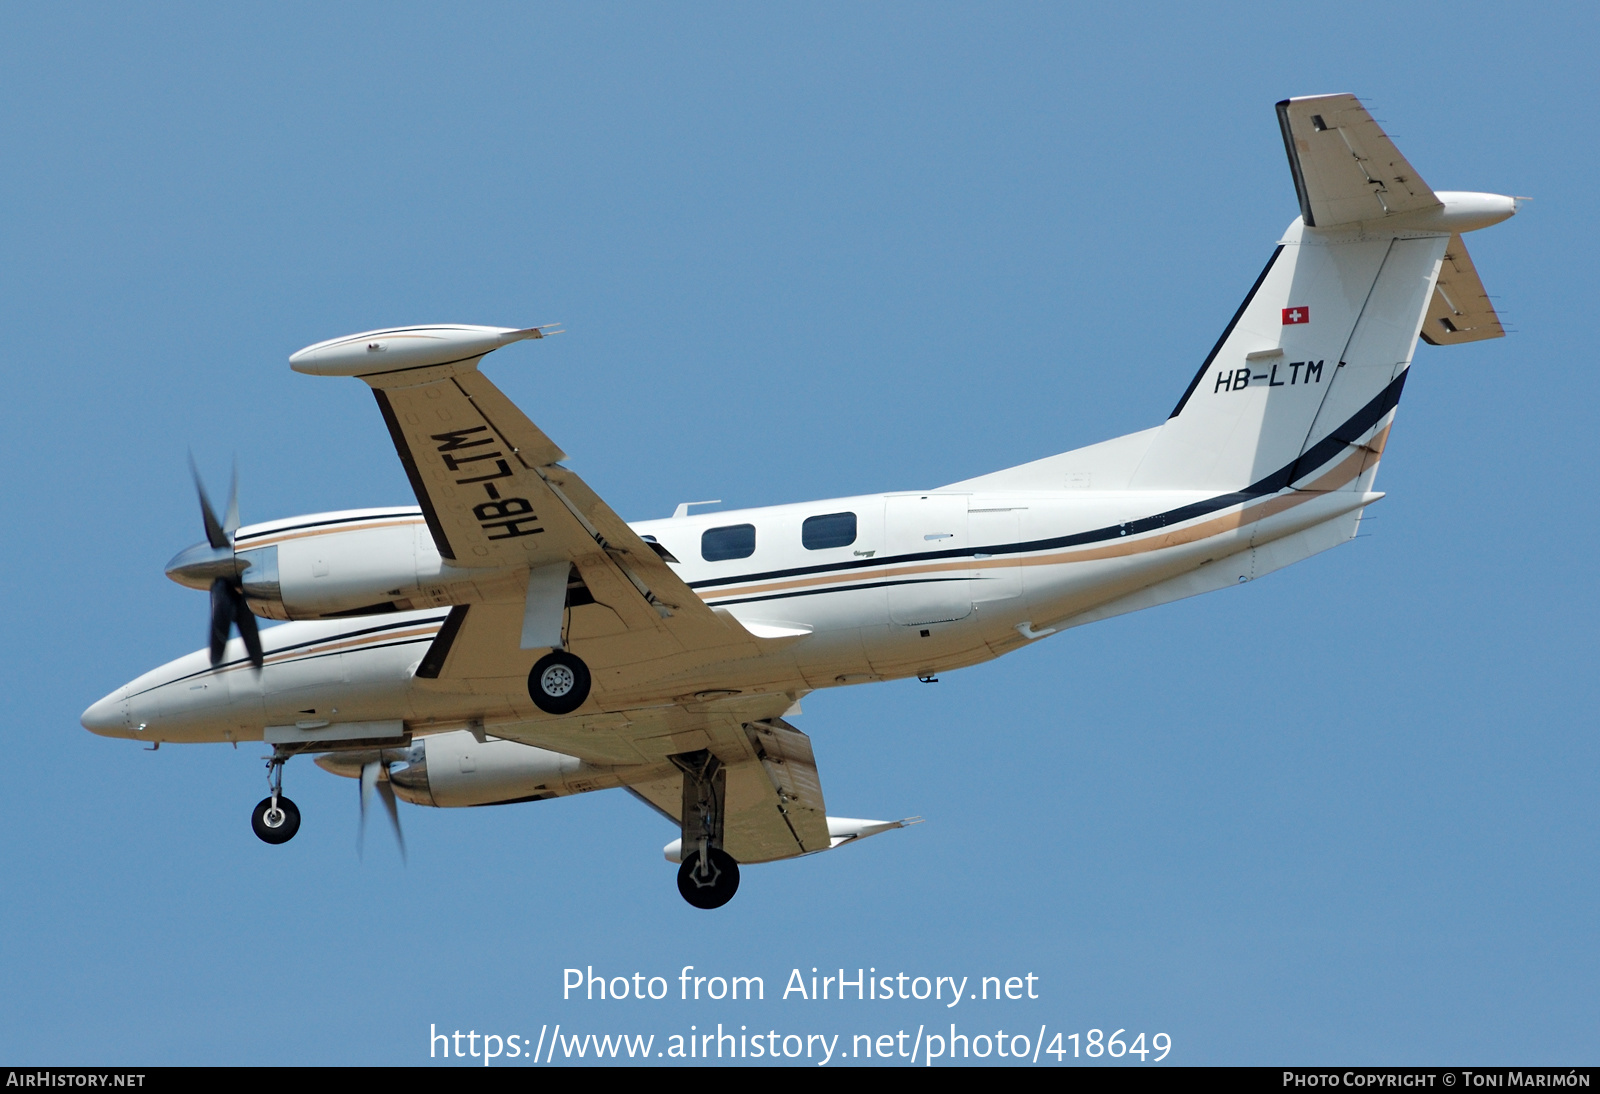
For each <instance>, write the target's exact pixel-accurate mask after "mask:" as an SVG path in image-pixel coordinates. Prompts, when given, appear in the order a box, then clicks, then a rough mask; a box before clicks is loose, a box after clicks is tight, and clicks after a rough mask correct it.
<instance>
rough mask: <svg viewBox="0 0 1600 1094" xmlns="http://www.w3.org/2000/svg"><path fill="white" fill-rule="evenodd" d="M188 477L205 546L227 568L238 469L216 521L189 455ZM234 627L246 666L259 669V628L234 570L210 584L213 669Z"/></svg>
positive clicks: (234, 529) (234, 527)
mask: <svg viewBox="0 0 1600 1094" xmlns="http://www.w3.org/2000/svg"><path fill="white" fill-rule="evenodd" d="M189 473H190V474H191V475H193V476H194V492H195V494H196V495H197V496H198V497H199V499H200V519H201V522H202V523H203V524H204V525H205V529H206V542H207V543H208V544H210V545H211V549H212V550H213V551H215V552H218V553H223V552H225V553H226V555H225V556H224V557H222V558H221V559H218V560H216V561H217V562H218V564H219V565H231V559H230V558H229V557H227V556H231V555H232V554H233V534H234V533H235V532H237V531H238V530H239V469H238V468H237V467H235V468H234V469H233V481H232V483H231V484H230V486H229V488H228V508H227V514H226V516H225V517H224V518H223V519H222V520H220V521H219V520H217V511H216V510H215V509H213V508H212V507H211V499H210V498H209V497H207V496H206V487H205V484H204V483H203V482H201V481H200V469H199V468H198V467H196V466H195V462H194V453H193V452H191V453H189ZM180 557H183V556H180ZM206 565H211V562H210V561H207V562H206ZM213 572H214V571H213ZM234 627H238V628H239V637H240V638H242V639H243V640H244V648H245V652H246V653H247V654H248V655H249V657H250V663H251V664H252V665H254V666H255V667H256V668H258V669H259V668H261V666H262V665H263V664H264V663H265V658H264V656H263V655H262V650H261V628H260V627H258V626H257V625H256V617H255V615H254V614H253V613H252V612H251V611H250V605H249V604H248V603H246V602H245V597H244V588H243V586H242V584H241V583H240V580H239V574H238V570H237V568H234V570H233V574H232V576H231V577H217V578H214V579H213V580H212V582H211V636H210V637H211V643H210V645H211V663H212V664H213V665H217V664H221V662H222V656H223V654H224V652H225V651H226V650H227V647H228V634H229V632H230V631H231V630H232V629H233V628H234Z"/></svg>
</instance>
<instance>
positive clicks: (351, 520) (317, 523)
mask: <svg viewBox="0 0 1600 1094" xmlns="http://www.w3.org/2000/svg"><path fill="white" fill-rule="evenodd" d="M421 514H422V510H420V509H412V510H403V511H401V512H399V513H377V514H369V515H367V516H364V517H334V518H333V519H331V520H308V521H305V522H303V523H301V524H286V525H284V526H283V527H281V528H269V529H268V530H266V531H264V532H250V533H248V534H246V535H239V536H234V538H233V541H234V543H243V542H245V541H246V540H251V539H262V538H264V537H266V536H281V535H284V534H285V533H288V532H298V531H300V530H302V529H305V528H326V527H328V526H329V525H334V524H361V523H365V522H366V521H369V520H395V519H398V518H400V517H415V516H420V515H421Z"/></svg>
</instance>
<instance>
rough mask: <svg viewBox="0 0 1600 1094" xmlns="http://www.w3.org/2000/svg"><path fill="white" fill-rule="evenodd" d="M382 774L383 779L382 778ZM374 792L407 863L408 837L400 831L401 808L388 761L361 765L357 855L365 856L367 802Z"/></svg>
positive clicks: (402, 857) (403, 859)
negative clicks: (396, 799) (387, 816)
mask: <svg viewBox="0 0 1600 1094" xmlns="http://www.w3.org/2000/svg"><path fill="white" fill-rule="evenodd" d="M380 774H381V775H382V777H381V778H380V777H379V776H380ZM373 790H377V792H378V797H380V798H382V799H383V808H384V812H386V813H388V814H389V825H390V827H392V828H393V829H394V839H395V842H396V843H398V844H399V845H400V861H401V862H404V861H406V837H405V835H404V834H403V833H402V832H401V831H400V806H399V804H398V803H397V802H396V801H395V797H394V787H393V786H391V785H390V783H389V763H388V761H387V760H382V761H380V760H373V761H372V762H371V763H367V764H362V765H361V829H360V833H359V834H358V835H357V837H356V855H357V856H358V857H361V856H364V854H365V851H366V842H367V802H368V801H369V800H371V798H372V792H373Z"/></svg>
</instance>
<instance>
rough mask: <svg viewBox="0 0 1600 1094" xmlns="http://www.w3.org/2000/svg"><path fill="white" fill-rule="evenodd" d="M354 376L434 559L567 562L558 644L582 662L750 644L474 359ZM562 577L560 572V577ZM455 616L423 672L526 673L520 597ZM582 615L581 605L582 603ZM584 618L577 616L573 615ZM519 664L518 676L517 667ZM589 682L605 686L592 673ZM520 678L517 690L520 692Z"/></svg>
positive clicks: (476, 564)
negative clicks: (422, 522)
mask: <svg viewBox="0 0 1600 1094" xmlns="http://www.w3.org/2000/svg"><path fill="white" fill-rule="evenodd" d="M418 371H420V372H421V373H422V375H421V376H418V375H417V373H416V372H415V371H398V372H390V373H380V374H375V375H367V376H363V377H362V379H364V380H366V382H367V383H368V384H370V385H371V387H372V389H373V394H374V395H375V396H376V397H377V401H378V407H379V409H380V410H381V411H382V413H383V419H384V422H385V423H386V424H387V425H388V427H389V434H390V436H391V437H392V438H393V440H394V445H395V449H396V451H397V452H398V453H399V455H400V461H401V463H402V464H403V465H404V466H405V470H406V475H407V477H408V478H409V479H410V481H411V486H412V489H413V490H414V491H415V492H416V495H417V502H418V504H419V505H420V506H421V507H422V511H423V515H424V517H425V519H426V521H427V524H428V529H429V531H430V532H431V533H432V535H433V539H434V543H435V544H436V545H437V547H438V549H439V553H440V555H441V556H443V557H444V558H446V559H448V560H449V561H450V562H451V563H452V564H453V565H455V566H458V567H463V568H469V569H471V568H497V569H505V568H513V569H520V568H522V567H527V568H529V569H530V570H534V569H539V568H543V567H549V566H551V565H552V564H557V565H558V564H560V563H570V564H571V565H572V566H573V567H575V568H576V573H577V576H578V579H579V580H578V581H577V582H575V583H573V584H572V586H571V587H570V592H569V603H572V604H573V609H572V612H571V616H570V620H569V623H568V632H569V633H568V644H569V645H572V646H575V647H579V648H580V651H581V656H583V657H584V659H585V660H586V661H587V662H588V663H589V665H590V667H591V669H594V670H601V669H605V668H607V667H609V666H615V665H624V664H638V663H640V662H663V661H667V662H670V661H672V659H674V658H676V659H677V661H680V662H682V661H685V660H686V659H685V657H684V656H683V655H686V654H687V655H690V656H689V657H688V658H687V661H688V662H700V663H704V662H707V661H709V660H720V661H726V660H735V659H738V658H740V657H747V656H753V655H755V654H756V652H757V644H758V641H759V640H758V639H756V638H755V637H754V636H752V635H751V634H750V633H749V632H748V631H745V630H744V628H743V627H741V626H740V625H739V624H738V623H737V622H736V621H734V620H733V619H732V618H731V617H728V616H726V615H719V614H717V613H715V612H713V611H712V610H711V609H710V608H709V607H707V606H706V605H705V603H704V602H703V601H702V600H701V599H700V598H699V597H698V596H696V595H695V594H694V592H693V591H691V590H690V588H689V587H688V586H687V585H686V584H684V582H683V581H682V579H680V578H679V577H678V575H677V574H675V573H673V571H672V570H671V569H670V568H669V567H668V566H667V564H666V562H665V561H664V560H663V559H662V557H661V556H660V555H658V554H657V553H656V550H655V549H654V548H652V547H651V545H650V544H648V543H646V542H645V541H644V540H642V539H640V538H639V536H638V534H637V533H635V532H634V531H633V529H631V528H629V527H628V525H627V524H626V523H625V522H624V521H623V520H622V518H621V517H619V516H618V515H617V514H616V513H615V512H614V511H613V510H612V509H611V507H610V506H608V505H607V504H606V503H605V502H604V501H602V500H601V499H600V497H599V496H598V495H596V494H595V492H594V491H593V490H591V489H589V487H588V485H587V484H586V483H585V482H584V481H583V480H582V479H581V478H579V477H578V476H577V475H576V474H575V473H574V472H572V471H571V470H570V469H568V468H565V467H562V466H561V465H560V463H559V462H558V461H559V460H561V459H563V458H564V456H563V454H562V452H561V450H560V449H559V448H557V447H556V446H555V444H554V443H553V442H552V441H551V440H550V438H549V437H547V436H545V434H544V433H543V432H542V431H541V430H540V429H539V428H538V427H537V426H536V425H534V424H533V423H532V422H531V421H529V420H528V418H527V416H526V415H524V414H523V413H522V411H520V410H518V409H517V407H516V405H515V404H513V403H512V402H511V400H510V399H508V398H506V396H505V395H504V393H502V392H501V391H500V389H499V388H497V387H495V386H494V384H492V383H490V381H489V380H488V378H487V377H485V376H484V375H483V374H482V373H480V372H479V371H477V368H476V362H475V361H474V362H471V363H470V365H467V366H462V365H460V364H457V365H456V366H455V367H453V368H448V369H446V368H437V369H435V368H429V369H424V370H418ZM558 580H559V578H558ZM504 595H505V597H506V599H504V600H503V601H502V600H495V599H494V598H493V597H492V596H491V597H490V600H491V602H490V603H482V604H476V605H473V606H472V613H473V614H472V616H471V621H470V622H465V623H464V622H463V619H462V618H461V615H460V614H458V613H460V612H461V611H462V610H461V609H458V613H453V614H452V617H451V619H452V623H451V624H447V629H451V630H452V631H453V633H454V634H455V637H456V638H457V639H458V640H462V639H464V645H465V646H468V647H471V648H472V653H471V656H470V657H460V656H456V657H450V658H446V657H445V656H444V655H445V654H446V653H448V652H449V649H448V648H438V649H436V652H437V653H438V654H439V656H437V657H435V658H434V659H433V663H431V664H425V666H424V667H425V669H431V670H432V671H431V672H425V673H424V675H425V676H426V675H432V674H436V673H443V674H444V676H445V678H457V679H466V678H474V679H476V678H482V677H498V676H516V675H520V676H522V677H526V675H527V671H528V667H529V665H531V664H532V658H531V656H529V655H528V654H526V653H525V652H524V651H523V650H522V649H521V648H520V647H521V642H520V638H521V633H522V618H523V610H524V601H523V591H522V590H521V589H512V588H509V587H508V588H507V590H506V592H505V593H504ZM583 609H588V610H583ZM580 616H581V618H580ZM516 665H520V666H521V668H520V670H517V669H516V668H515V666H516ZM600 675H602V674H600V673H598V672H597V679H596V680H595V684H596V686H597V690H602V691H603V690H604V683H605V681H604V680H602V679H600V678H598V677H599V676H600ZM520 689H521V684H520V683H519V684H518V685H517V688H516V689H513V690H520Z"/></svg>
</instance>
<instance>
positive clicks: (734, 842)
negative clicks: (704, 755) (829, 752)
mask: <svg viewBox="0 0 1600 1094" xmlns="http://www.w3.org/2000/svg"><path fill="white" fill-rule="evenodd" d="M736 724H737V723H736ZM737 728H738V729H739V731H740V732H742V734H743V736H744V737H745V740H746V742H747V743H748V747H747V749H745V750H741V751H742V752H743V758H741V759H739V760H736V761H735V762H733V763H727V761H726V760H724V765H725V767H726V770H727V782H726V784H725V787H726V790H725V796H724V801H723V817H724V819H723V840H722V846H723V848H724V850H726V851H727V852H728V854H730V855H732V856H733V857H734V858H735V859H736V860H738V861H739V862H771V861H773V860H774V859H781V858H793V857H794V856H796V855H805V854H810V853H811V852H813V851H826V850H827V849H828V848H829V847H830V846H831V839H830V837H829V834H828V817H827V809H826V807H825V806H824V804H823V800H822V784H821V782H820V781H819V779H818V778H817V762H816V759H815V758H814V757H813V756H812V753H811V739H810V738H809V737H807V736H806V735H805V734H804V733H802V732H800V731H799V730H798V729H796V728H794V727H793V726H791V725H789V724H788V723H787V722H785V721H784V720H783V719H781V718H770V719H766V720H764V721H759V722H751V723H747V724H743V725H738V726H737ZM729 737H730V734H728V733H726V732H722V733H718V734H717V738H718V745H719V746H723V742H724V741H726V740H728V739H729ZM723 747H725V746H723ZM712 751H713V752H714V753H716V754H717V757H718V759H722V757H723V755H724V752H723V751H721V750H719V748H718V747H713V748H712ZM629 789H630V790H632V791H633V792H634V793H635V794H637V795H638V796H639V797H641V798H643V799H644V800H645V801H647V802H649V803H650V804H651V805H652V806H654V807H655V808H656V809H657V810H658V811H660V812H661V813H664V814H666V816H667V817H668V818H670V819H671V820H673V821H675V822H677V823H679V824H681V823H682V822H683V776H682V775H679V774H677V773H675V772H674V773H668V774H665V775H663V776H662V777H660V778H655V779H649V780H646V781H640V782H636V783H631V784H629Z"/></svg>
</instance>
